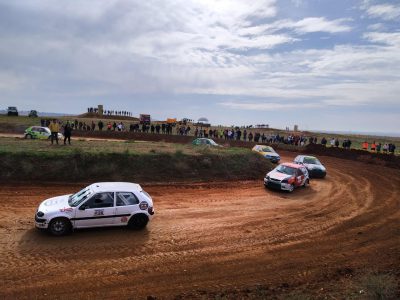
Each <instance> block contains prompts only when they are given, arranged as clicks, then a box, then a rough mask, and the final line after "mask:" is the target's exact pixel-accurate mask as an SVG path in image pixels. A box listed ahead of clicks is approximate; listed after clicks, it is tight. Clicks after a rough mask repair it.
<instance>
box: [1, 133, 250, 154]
mask: <svg viewBox="0 0 400 300" xmlns="http://www.w3.org/2000/svg"><path fill="white" fill-rule="evenodd" d="M71 143H72V144H71V145H63V141H61V140H60V141H59V145H56V144H54V145H51V143H50V141H48V140H31V139H23V138H11V137H0V152H12V153H21V152H24V153H34V154H37V155H42V154H72V153H75V152H76V151H80V152H82V153H92V154H96V153H130V154H166V153H170V154H171V153H174V154H176V155H179V154H185V155H204V154H216V155H225V154H245V153H248V152H249V151H250V150H249V149H245V148H235V147H228V148H219V147H218V148H217V147H215V148H211V147H206V146H193V145H191V144H187V145H182V144H174V143H164V142H132V141H108V140H84V139H74V138H72V142H71Z"/></svg>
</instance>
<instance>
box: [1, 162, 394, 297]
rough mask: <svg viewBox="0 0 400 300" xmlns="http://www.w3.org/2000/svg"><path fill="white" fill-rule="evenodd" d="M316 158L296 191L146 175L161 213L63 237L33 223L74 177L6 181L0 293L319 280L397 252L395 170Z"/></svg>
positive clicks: (174, 290)
mask: <svg viewBox="0 0 400 300" xmlns="http://www.w3.org/2000/svg"><path fill="white" fill-rule="evenodd" d="M283 157H284V159H287V160H289V159H291V157H290V156H289V155H287V154H286V155H284V156H283ZM323 160H324V162H325V161H326V164H327V166H328V172H329V173H328V177H327V178H326V180H312V181H311V186H310V188H306V189H303V188H300V189H298V190H296V191H295V192H294V193H292V194H286V193H280V192H274V191H269V190H265V189H264V187H263V185H262V181H249V182H226V183H212V184H210V183H208V184H204V185H202V184H194V185H193V187H191V185H183V186H180V185H174V186H163V185H149V186H146V190H147V191H148V192H149V193H150V194H151V195H153V197H154V202H155V206H156V217H155V218H154V220H153V221H152V222H151V223H150V224H149V227H148V229H147V230H145V231H142V232H131V231H128V230H125V229H120V228H109V229H93V230H80V231H77V232H75V233H74V234H73V235H71V236H67V237H64V238H61V239H60V238H53V237H50V236H47V235H44V234H41V233H39V232H36V230H34V229H32V227H33V220H32V217H33V214H34V211H35V209H36V206H37V204H38V203H39V202H40V201H42V200H43V199H45V198H49V197H51V196H55V195H59V194H66V193H71V192H73V191H74V190H78V189H79V188H80V187H81V186H74V185H70V186H62V185H50V186H48V188H46V189H43V187H39V186H34V185H29V186H19V185H18V184H15V185H9V186H1V187H0V204H2V205H3V206H7V207H9V209H8V210H7V211H2V212H0V234H1V236H2V238H1V241H0V257H1V259H0V270H1V272H0V282H1V284H0V285H2V286H1V290H0V296H5V297H10V298H15V297H18V298H21V297H27V298H29V296H32V295H36V296H40V295H43V293H47V294H51V295H54V296H58V297H66V298H68V295H69V294H70V293H75V294H76V295H77V296H78V297H79V296H80V297H88V296H93V297H96V296H100V295H101V297H105V298H115V297H125V296H129V295H131V296H132V295H135V296H145V295H147V294H148V293H149V291H152V292H151V293H152V294H156V295H161V296H172V295H176V294H179V293H180V292H187V291H191V290H198V289H207V290H218V289H221V288H230V287H235V286H251V285H254V284H258V283H260V282H268V283H273V282H276V283H279V282H292V283H296V284H299V283H302V282H305V281H309V280H316V278H318V276H320V274H321V272H322V271H321V270H324V268H326V265H330V264H335V265H340V264H343V265H349V264H351V265H353V264H359V265H368V264H371V262H370V260H371V257H373V256H376V251H377V250H378V249H379V250H380V251H381V256H380V257H382V259H381V260H383V259H386V260H387V257H390V258H391V260H389V261H388V262H387V264H388V265H390V264H394V263H395V262H396V257H393V256H391V255H390V254H391V253H392V252H393V251H397V250H399V247H398V245H397V242H399V238H398V235H396V233H398V229H397V231H396V228H395V226H394V225H395V224H397V223H396V221H398V218H399V210H398V207H399V200H398V197H396V196H398V194H399V186H400V180H399V178H400V177H399V171H398V170H393V169H390V170H389V169H386V168H380V169H381V172H380V173H378V174H376V168H377V167H376V166H374V167H372V166H368V165H366V164H362V163H351V162H349V161H343V160H339V159H333V158H323ZM15 189H17V190H18V193H15ZM396 208H397V209H396ZM382 227H384V228H385V229H386V232H385V233H382V229H381V228H382ZM387 228H389V229H390V230H387ZM359 232H362V234H358V233H359ZM367 235H368V236H367ZM354 237H356V238H354ZM377 240H379V242H380V243H381V245H379V244H377V243H376V241H377ZM385 245H386V246H387V247H388V248H387V250H386V251H385ZM338 246H339V248H338V251H337V252H332V251H330V250H331V249H335V248H337V247H338ZM356 257H357V259H359V261H360V262H357V259H356V262H355V258H356ZM329 270H330V269H329V268H328V271H329ZM328 271H327V272H328ZM27 274H30V275H31V276H27ZM132 282H134V283H140V284H133V283H132ZM55 287H57V288H56V289H55Z"/></svg>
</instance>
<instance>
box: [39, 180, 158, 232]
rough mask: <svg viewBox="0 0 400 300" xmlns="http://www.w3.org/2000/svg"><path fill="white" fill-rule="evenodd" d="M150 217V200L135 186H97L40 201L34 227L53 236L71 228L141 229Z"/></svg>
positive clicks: (107, 184)
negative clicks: (45, 230)
mask: <svg viewBox="0 0 400 300" xmlns="http://www.w3.org/2000/svg"><path fill="white" fill-rule="evenodd" d="M153 215H154V208H153V200H152V198H151V197H150V195H149V194H147V193H146V192H145V191H144V190H143V189H142V188H141V186H140V185H139V184H135V183H129V182H100V183H93V184H91V185H89V186H88V187H85V188H84V189H83V190H81V191H79V192H77V193H76V194H73V195H72V194H71V195H63V196H58V197H54V198H50V199H47V200H45V201H43V202H42V203H41V204H40V205H39V208H38V209H37V211H36V215H35V224H36V227H37V228H39V229H47V230H48V231H49V232H50V233H52V234H53V235H64V234H67V233H69V232H70V231H71V230H72V229H74V228H87V227H103V226H124V225H125V226H128V227H129V228H133V229H141V228H144V227H146V225H147V223H148V221H149V220H150V219H151V218H152V216H153Z"/></svg>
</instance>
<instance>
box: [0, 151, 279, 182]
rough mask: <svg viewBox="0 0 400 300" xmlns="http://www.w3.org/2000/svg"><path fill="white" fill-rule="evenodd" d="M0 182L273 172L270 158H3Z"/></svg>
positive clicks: (200, 178) (24, 155)
mask: <svg viewBox="0 0 400 300" xmlns="http://www.w3.org/2000/svg"><path fill="white" fill-rule="evenodd" d="M0 169H1V173H0V180H6V181H19V180H33V181H38V180H43V181H53V182H54V181H57V182H61V181H64V182H65V181H66V182H82V181H86V180H90V181H96V180H97V181H100V180H101V181H133V182H143V181H147V182H149V181H150V182H174V181H182V180H185V181H208V180H248V179H258V178H262V176H264V175H265V173H266V172H267V171H269V170H271V169H272V165H271V163H270V162H268V161H267V160H266V159H264V158H263V157H261V156H260V155H257V154H255V153H251V152H249V153H245V154H213V153H210V154H203V155H186V154H183V153H180V152H176V153H174V154H162V153H156V154H141V155H137V154H130V153H98V154H88V153H79V152H77V153H73V154H57V153H55V154H51V155H49V154H47V155H44V154H36V153H23V152H22V153H2V159H1V160H0Z"/></svg>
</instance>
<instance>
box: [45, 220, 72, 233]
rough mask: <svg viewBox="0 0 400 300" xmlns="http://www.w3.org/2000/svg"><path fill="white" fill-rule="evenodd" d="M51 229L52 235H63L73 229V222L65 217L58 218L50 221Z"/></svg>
mask: <svg viewBox="0 0 400 300" xmlns="http://www.w3.org/2000/svg"><path fill="white" fill-rule="evenodd" d="M49 231H50V233H51V234H52V235H56V236H62V235H66V234H68V233H69V232H70V231H71V223H70V221H69V220H67V219H65V218H57V219H54V220H52V221H51V222H50V224H49Z"/></svg>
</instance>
